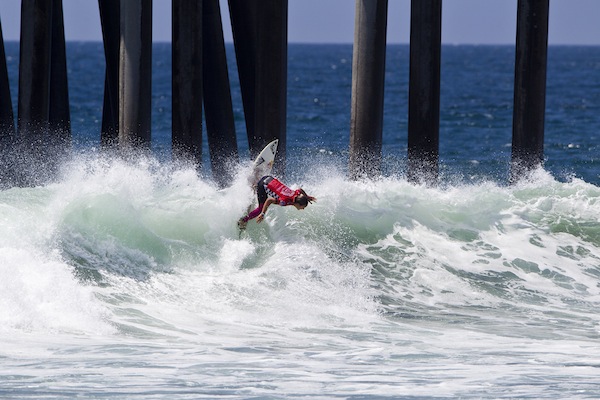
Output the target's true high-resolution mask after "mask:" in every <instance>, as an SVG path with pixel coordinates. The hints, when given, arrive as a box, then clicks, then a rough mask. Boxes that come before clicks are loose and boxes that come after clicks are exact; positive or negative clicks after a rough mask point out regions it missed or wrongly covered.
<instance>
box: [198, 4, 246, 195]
mask: <svg viewBox="0 0 600 400" xmlns="http://www.w3.org/2000/svg"><path fill="white" fill-rule="evenodd" d="M202 17H203V21H202V29H203V35H202V38H203V45H202V50H203V58H202V59H203V63H202V71H203V93H204V94H203V96H204V115H205V119H206V132H207V137H208V147H209V153H210V161H211V170H212V175H213V179H215V181H216V182H217V183H218V184H219V186H221V187H223V186H225V185H226V184H227V183H229V182H231V180H232V179H233V172H234V171H233V168H231V166H232V164H237V163H238V162H239V156H238V146H237V138H236V134H235V122H234V116H233V104H232V101H231V87H230V85H229V72H228V70H227V56H226V53H225V40H224V38H223V25H222V22H221V10H220V7H219V1H218V0H203V14H202Z"/></svg>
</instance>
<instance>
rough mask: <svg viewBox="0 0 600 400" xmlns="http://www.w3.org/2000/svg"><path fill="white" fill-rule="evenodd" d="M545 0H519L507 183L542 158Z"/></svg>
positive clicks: (524, 172) (546, 3)
mask: <svg viewBox="0 0 600 400" xmlns="http://www.w3.org/2000/svg"><path fill="white" fill-rule="evenodd" d="M548 9H549V0H519V2H518V9H517V43H516V57H515V89H514V109H513V138H512V162H511V173H510V180H511V182H515V181H517V180H518V179H519V178H520V177H522V176H523V175H524V174H526V173H527V172H529V171H531V170H533V169H535V168H537V167H539V166H541V165H542V163H543V158H544V117H545V108H546V64H547V53H548V13H549V12H548V11H549V10H548Z"/></svg>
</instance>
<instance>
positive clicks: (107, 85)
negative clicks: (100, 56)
mask: <svg viewBox="0 0 600 400" xmlns="http://www.w3.org/2000/svg"><path fill="white" fill-rule="evenodd" d="M119 2H120V1H119V0H98V7H99V9H100V23H101V25H102V39H103V40H102V41H103V43H104V59H105V61H106V71H105V73H104V102H103V106H102V128H101V133H100V143H101V144H102V147H103V148H112V147H114V146H116V145H117V143H118V140H119V44H120V37H121V33H120V32H121V17H120V15H121V9H120V4H119Z"/></svg>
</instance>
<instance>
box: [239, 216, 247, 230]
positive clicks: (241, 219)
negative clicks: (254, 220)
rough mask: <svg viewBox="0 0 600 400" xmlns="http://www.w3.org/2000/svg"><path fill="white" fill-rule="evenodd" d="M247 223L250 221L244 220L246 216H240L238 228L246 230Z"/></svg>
mask: <svg viewBox="0 0 600 400" xmlns="http://www.w3.org/2000/svg"><path fill="white" fill-rule="evenodd" d="M246 225H248V221H244V218H240V219H239V220H238V228H240V230H242V231H243V230H244V229H246Z"/></svg>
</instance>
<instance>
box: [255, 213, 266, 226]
mask: <svg viewBox="0 0 600 400" xmlns="http://www.w3.org/2000/svg"><path fill="white" fill-rule="evenodd" d="M263 219H265V213H260V214H258V217H256V223H257V224H260V222H261V221H262V220H263Z"/></svg>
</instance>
